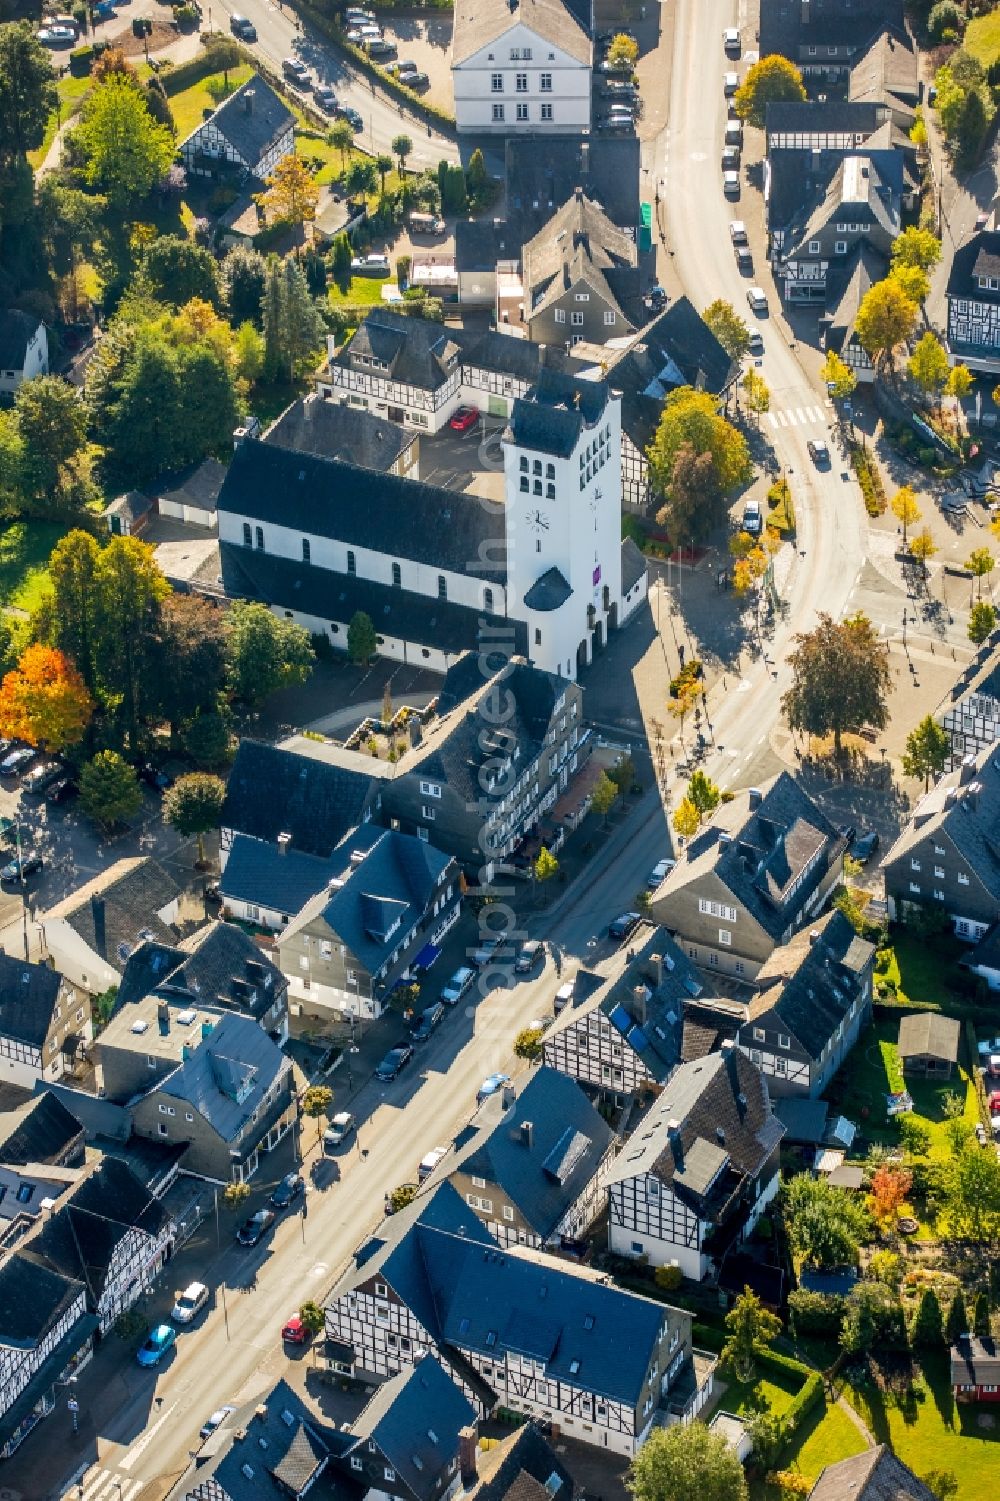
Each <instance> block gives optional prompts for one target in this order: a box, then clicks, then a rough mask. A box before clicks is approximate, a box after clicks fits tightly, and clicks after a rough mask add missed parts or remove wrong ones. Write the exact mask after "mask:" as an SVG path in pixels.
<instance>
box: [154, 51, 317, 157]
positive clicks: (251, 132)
mask: <svg viewBox="0 0 1000 1501" xmlns="http://www.w3.org/2000/svg"><path fill="white" fill-rule="evenodd" d="M251 93H252V95H253V107H252V108H251V109H249V110H248V109H247V103H246V101H247V95H248V94H251ZM211 121H212V124H213V125H214V126H215V127H216V129H217V130H220V131H221V132H222V134H223V135H224V136H225V138H226V140H227V141H228V142H229V143H230V145H231V146H233V147H235V149H236V150H237V151H238V152H239V154H240V156H241V157H242V158H243V160H244V161H245V162H247V163H249V165H250V166H251V167H254V166H256V165H257V163H258V162H259V161H260V159H261V157H262V156H263V155H264V153H265V152H266V151H268V150H270V148H271V147H272V146H273V145H274V144H275V142H276V141H277V140H278V139H279V138H280V137H281V136H283V135H284V134H285V133H286V132H287V131H289V130H291V129H292V127H293V126H294V124H295V116H294V115H293V114H292V112H291V110H290V109H289V108H288V106H287V105H286V104H285V102H284V100H283V99H279V97H278V95H277V94H276V93H275V92H274V90H273V89H272V88H271V86H270V84H268V83H266V82H265V81H264V79H263V78H261V76H260V74H259V73H255V74H254V75H253V77H252V78H248V79H247V81H246V83H244V84H241V85H240V87H239V88H238V89H236V90H235V92H234V93H232V94H230V96H229V98H228V99H224V100H223V102H222V103H221V104H220V105H219V107H218V109H217V110H216V111H215V112H214V113H213V115H212V117H211ZM200 129H201V126H200V125H199V126H198V127H197V129H196V130H194V131H192V133H191V134H192V135H196V134H197V131H198V130H200ZM186 139H187V140H190V139H191V137H190V136H188V137H187V138H186ZM184 144H185V142H183V141H182V142H181V145H182V146H183V145H184Z"/></svg>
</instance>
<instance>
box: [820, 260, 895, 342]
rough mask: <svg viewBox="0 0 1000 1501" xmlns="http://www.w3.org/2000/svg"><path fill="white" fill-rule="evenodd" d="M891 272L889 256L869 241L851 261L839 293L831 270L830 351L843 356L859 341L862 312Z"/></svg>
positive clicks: (827, 326) (827, 319) (825, 323)
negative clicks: (872, 292) (872, 290)
mask: <svg viewBox="0 0 1000 1501" xmlns="http://www.w3.org/2000/svg"><path fill="white" fill-rule="evenodd" d="M888 269H889V263H888V261H887V260H886V258H885V256H884V255H882V254H881V253H880V252H879V251H877V250H876V249H875V248H874V246H872V245H870V244H869V243H868V241H867V240H863V241H862V242H861V244H860V245H859V246H858V248H857V249H856V251H855V252H854V254H853V256H852V257H851V259H850V260H849V261H848V263H847V266H846V267H845V272H846V275H844V276H843V277H842V278H841V279H839V291H838V278H837V277H836V273H835V272H834V268H833V267H831V268H830V270H831V272H832V273H833V275H831V274H830V273H828V275H827V304H828V311H827V313H826V314H825V315H824V317H823V326H824V328H825V329H826V348H827V349H832V350H834V351H835V352H836V353H838V354H839V353H840V352H841V351H842V350H843V348H844V346H845V344H851V343H852V342H853V343H856V342H857V341H856V340H855V338H854V333H855V324H856V322H857V317H858V309H859V308H860V306H861V304H862V302H863V301H864V299H865V297H866V295H867V293H868V291H869V289H870V288H871V287H872V286H874V284H875V282H877V281H882V280H883V278H884V277H885V275H886V273H887V271H888ZM859 348H860V346H859ZM866 358H867V356H866Z"/></svg>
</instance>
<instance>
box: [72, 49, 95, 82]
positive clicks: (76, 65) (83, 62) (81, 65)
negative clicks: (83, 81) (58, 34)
mask: <svg viewBox="0 0 1000 1501" xmlns="http://www.w3.org/2000/svg"><path fill="white" fill-rule="evenodd" d="M93 61H94V49H93V47H89V46H87V47H74V48H73V51H72V52H71V53H70V55H69V70H70V72H71V73H73V74H74V75H75V76H76V77H77V78H79V77H82V75H83V74H84V73H89V72H90V65H91V63H92V62H93Z"/></svg>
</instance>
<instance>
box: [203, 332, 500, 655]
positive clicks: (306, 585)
mask: <svg viewBox="0 0 1000 1501" xmlns="http://www.w3.org/2000/svg"><path fill="white" fill-rule="evenodd" d="M511 342H513V340H512V341H511ZM448 493H449V494H451V493H452V492H451V491H449V492H448ZM387 535H390V536H391V533H389V534H387ZM387 545H388V543H387V542H385V541H383V543H382V544H381V546H382V548H383V549H384V548H385V547H386V546H387ZM219 552H220V556H221V561H222V581H223V585H224V587H225V590H226V593H227V595H228V596H229V598H230V599H255V600H260V601H262V602H263V603H265V604H267V605H271V606H278V607H279V608H280V609H284V610H299V611H302V612H303V613H304V614H306V615H313V616H315V617H317V618H318V619H319V620H330V622H331V624H333V623H334V617H336V623H337V624H346V625H349V624H350V622H351V619H352V617H353V616H354V615H355V614H356V613H357V611H358V610H363V611H364V612H365V614H366V615H368V616H369V617H370V618H371V620H372V621H373V622H374V625H375V629H376V631H377V632H378V634H379V635H380V636H393V637H395V638H396V640H400V641H407V642H410V643H412V644H415V645H418V646H425V645H426V646H427V647H430V648H433V649H435V650H437V651H443V652H447V653H449V654H451V653H454V654H457V653H458V652H461V651H466V650H468V649H470V648H471V647H474V646H475V645H476V644H477V643H478V641H479V637H480V634H481V620H482V615H483V612H482V610H477V609H474V608H473V607H472V606H471V605H461V604H457V603H456V602H455V601H454V600H451V599H438V598H437V597H436V595H427V594H418V593H416V592H415V591H414V590H411V589H397V588H395V587H393V585H391V584H380V583H377V582H376V581H375V580H373V579H366V578H360V577H358V576H356V575H353V574H349V573H335V572H334V571H333V570H332V569H329V568H318V567H315V566H313V565H311V564H309V563H301V562H299V561H298V560H297V559H295V558H279V557H278V556H277V555H276V554H275V553H269V552H259V551H257V550H256V549H251V548H249V547H240V546H239V545H238V544H237V543H233V542H223V543H222V544H221V546H220V549H219ZM494 555H499V556H500V557H502V556H503V551H502V549H499V550H498V553H497V554H494ZM498 574H499V576H500V577H502V575H503V569H502V568H500V569H499V570H497V571H495V572H494V574H493V576H494V577H497V576H498ZM507 623H509V624H510V625H511V627H512V630H513V632H514V635H515V641H516V642H517V645H516V647H515V649H516V650H522V651H523V650H524V648H525V643H526V636H525V627H524V622H523V621H513V622H505V624H507ZM341 640H342V642H343V644H344V647H345V649H346V644H347V640H346V635H344V636H342V637H341Z"/></svg>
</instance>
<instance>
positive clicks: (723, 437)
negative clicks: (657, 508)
mask: <svg viewBox="0 0 1000 1501" xmlns="http://www.w3.org/2000/svg"><path fill="white" fill-rule="evenodd" d="M685 444H688V445H690V447H691V448H692V449H693V450H694V452H695V453H697V454H701V453H709V454H711V456H712V466H713V474H714V480H715V484H716V485H717V486H718V488H719V490H720V491H725V490H731V489H734V488H735V487H736V486H737V485H740V484H743V483H745V482H746V481H747V480H748V479H749V478H750V476H751V474H752V473H753V466H752V464H751V462H750V450H749V448H748V447H747V442H746V439H745V438H744V437H743V434H742V433H740V432H737V430H736V428H734V427H733V426H732V424H731V423H729V422H727V421H726V419H725V418H724V417H722V416H720V414H719V411H718V404H717V402H716V399H715V397H714V396H712V395H710V394H709V392H707V391H695V390H694V389H693V388H692V387H691V386H680V387H678V389H677V390H676V391H671V393H670V395H669V396H668V397H667V399H666V401H665V403H664V406H663V413H662V415H661V417H660V422H659V426H658V427H657V430H656V434H655V436H654V438H653V441H652V443H651V444H650V446H649V449H648V450H647V457H648V459H649V467H650V476H651V478H652V481H653V484H654V487H655V488H656V489H657V490H658V491H659V492H660V493H661V494H666V493H667V491H668V489H669V487H670V482H671V479H672V477H673V471H674V463H675V461H676V458H677V455H678V453H679V451H680V449H681V448H682V447H684V445H685Z"/></svg>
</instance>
